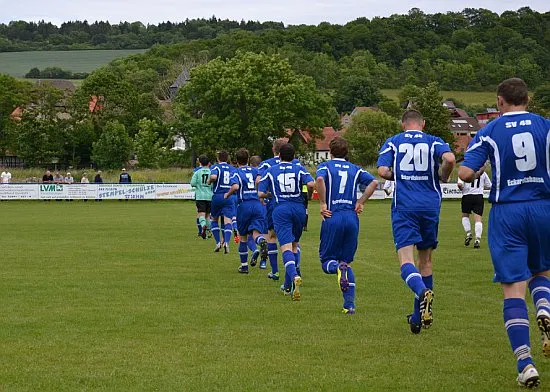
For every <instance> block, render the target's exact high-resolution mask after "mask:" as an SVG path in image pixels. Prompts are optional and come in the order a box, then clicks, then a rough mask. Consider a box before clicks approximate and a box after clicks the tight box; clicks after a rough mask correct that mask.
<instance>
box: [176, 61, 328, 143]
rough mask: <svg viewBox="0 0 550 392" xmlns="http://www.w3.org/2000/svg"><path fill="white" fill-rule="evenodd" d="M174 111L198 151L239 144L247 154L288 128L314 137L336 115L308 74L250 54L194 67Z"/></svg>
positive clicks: (281, 63) (284, 133)
mask: <svg viewBox="0 0 550 392" xmlns="http://www.w3.org/2000/svg"><path fill="white" fill-rule="evenodd" d="M175 113H176V116H177V118H178V120H179V121H180V122H181V123H184V124H187V125H186V128H187V129H186V130H185V132H184V133H185V136H186V138H187V139H188V140H189V141H190V143H191V145H192V146H193V148H194V150H195V151H200V152H201V153H206V152H210V153H212V152H214V151H215V150H217V149H220V148H224V149H229V150H234V149H237V148H239V147H243V145H244V143H246V146H247V148H248V149H249V150H250V151H251V152H252V153H255V154H257V153H261V152H262V151H266V150H268V149H269V144H270V140H272V138H277V137H281V136H285V135H286V133H287V130H289V129H307V130H309V132H310V133H311V134H312V135H317V134H319V133H320V129H321V128H322V127H324V126H325V125H327V124H329V123H334V122H336V121H335V119H336V118H337V115H336V111H335V110H334V109H333V107H332V102H331V99H330V98H329V97H328V96H327V95H325V94H323V93H320V92H319V91H318V90H317V88H316V86H315V82H314V80H313V79H312V78H310V77H307V76H300V75H297V74H296V73H295V72H294V71H293V70H292V68H291V66H290V64H289V63H288V61H286V60H283V59H282V58H281V57H280V56H278V55H267V54H263V53H261V54H255V53H250V52H248V53H245V52H239V53H238V54H237V55H236V56H235V57H234V58H232V59H230V60H227V61H224V60H222V59H220V58H217V59H215V60H212V61H210V62H209V63H207V64H205V65H202V66H199V67H197V68H195V69H194V70H193V71H192V72H191V79H190V80H189V82H187V83H186V84H185V85H184V86H183V88H182V89H181V90H180V92H179V93H178V97H177V100H176V105H175Z"/></svg>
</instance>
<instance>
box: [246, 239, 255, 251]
mask: <svg viewBox="0 0 550 392" xmlns="http://www.w3.org/2000/svg"><path fill="white" fill-rule="evenodd" d="M246 245H248V249H250V250H251V251H252V252H254V251H255V250H256V249H257V248H256V242H254V238H253V237H252V236H251V235H249V236H248V238H247V241H246Z"/></svg>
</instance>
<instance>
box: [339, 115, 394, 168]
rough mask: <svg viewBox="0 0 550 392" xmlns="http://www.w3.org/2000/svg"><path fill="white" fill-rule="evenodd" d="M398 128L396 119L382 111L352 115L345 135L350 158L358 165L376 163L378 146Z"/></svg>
mask: <svg viewBox="0 0 550 392" xmlns="http://www.w3.org/2000/svg"><path fill="white" fill-rule="evenodd" d="M400 129H401V128H400V126H399V122H398V120H397V119H395V118H394V117H391V116H390V115H388V114H386V113H384V112H375V111H365V112H362V113H360V114H358V115H357V116H354V117H353V120H352V122H351V125H350V127H349V128H348V130H347V131H346V135H345V138H346V139H347V140H348V142H349V145H350V158H351V160H352V161H353V162H355V163H357V164H360V165H373V164H376V160H377V158H378V152H379V150H380V147H382V145H383V144H384V142H385V141H386V139H387V138H389V137H390V136H393V135H395V134H397V133H399V132H400Z"/></svg>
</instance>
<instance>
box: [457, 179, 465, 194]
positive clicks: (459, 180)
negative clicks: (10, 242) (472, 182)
mask: <svg viewBox="0 0 550 392" xmlns="http://www.w3.org/2000/svg"><path fill="white" fill-rule="evenodd" d="M456 186H457V187H458V189H460V191H461V192H462V191H463V190H464V181H462V180H461V179H460V178H459V179H458V181H457V182H456Z"/></svg>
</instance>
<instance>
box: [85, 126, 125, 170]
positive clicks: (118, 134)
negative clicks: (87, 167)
mask: <svg viewBox="0 0 550 392" xmlns="http://www.w3.org/2000/svg"><path fill="white" fill-rule="evenodd" d="M132 147H133V146H132V139H130V137H129V136H128V132H126V128H125V127H124V124H121V123H119V122H117V121H109V122H107V123H106V124H105V127H104V129H103V132H102V133H101V136H100V137H99V140H98V141H97V142H95V143H94V144H93V148H92V154H93V155H92V159H93V160H94V162H95V163H96V164H97V165H98V166H100V167H103V168H106V169H115V168H117V167H121V166H122V165H123V164H125V163H126V161H128V158H129V156H130V153H131V152H132Z"/></svg>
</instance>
